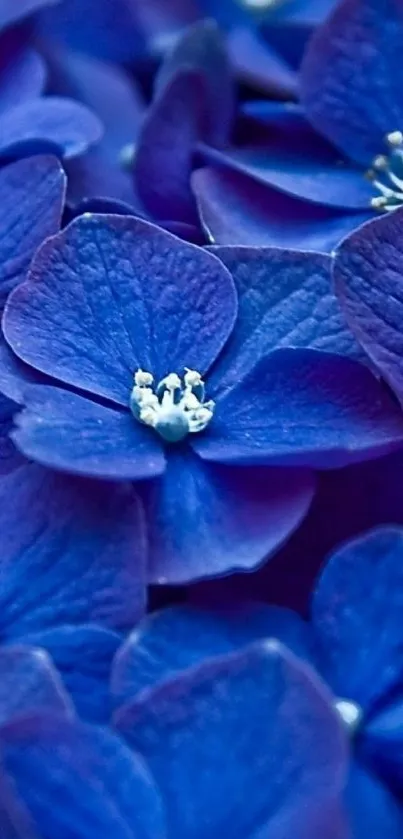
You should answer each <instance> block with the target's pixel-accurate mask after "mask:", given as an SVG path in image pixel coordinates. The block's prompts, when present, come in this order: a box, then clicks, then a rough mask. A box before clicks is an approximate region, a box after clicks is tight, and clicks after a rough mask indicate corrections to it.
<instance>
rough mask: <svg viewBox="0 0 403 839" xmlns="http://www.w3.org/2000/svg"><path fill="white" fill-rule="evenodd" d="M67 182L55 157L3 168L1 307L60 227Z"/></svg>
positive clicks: (0, 191)
mask: <svg viewBox="0 0 403 839" xmlns="http://www.w3.org/2000/svg"><path fill="white" fill-rule="evenodd" d="M65 183H66V178H65V174H64V172H63V169H62V167H61V165H60V163H59V161H58V160H57V159H56V158H53V157H41V156H37V157H31V158H27V159H26V160H20V161H18V162H17V163H13V164H11V165H10V166H6V168H5V169H2V170H1V171H0V194H1V202H0V308H3V306H4V303H5V301H6V298H7V295H8V294H9V292H10V291H11V290H12V289H13V288H14V287H15V286H16V285H18V284H19V283H20V282H22V280H24V279H25V276H26V273H27V271H28V267H29V264H30V262H31V259H32V257H33V256H34V253H35V251H36V250H37V249H38V247H39V246H40V245H41V244H42V242H43V241H44V240H45V239H46V238H47V237H48V236H51V235H52V234H53V233H56V232H57V231H58V230H59V228H60V222H61V216H62V210H63V202H64V193H65Z"/></svg>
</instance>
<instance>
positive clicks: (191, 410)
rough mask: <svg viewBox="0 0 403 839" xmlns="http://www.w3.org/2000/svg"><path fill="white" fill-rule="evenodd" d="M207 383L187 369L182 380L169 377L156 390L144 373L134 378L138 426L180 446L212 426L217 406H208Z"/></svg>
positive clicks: (133, 403)
mask: <svg viewBox="0 0 403 839" xmlns="http://www.w3.org/2000/svg"><path fill="white" fill-rule="evenodd" d="M204 397H205V388H204V382H203V379H202V377H201V375H200V373H199V372H198V371H197V370H189V369H188V368H185V374H184V376H183V379H181V378H180V377H179V376H178V375H177V374H176V373H169V375H168V376H165V378H164V379H161V381H160V382H158V384H157V385H156V386H154V377H153V376H152V374H151V373H148V372H146V371H144V370H140V369H139V370H137V371H136V373H135V374H134V386H133V390H132V392H131V396H130V407H131V410H132V413H133V415H134V416H135V417H136V419H138V420H139V422H142V423H144V425H148V426H149V427H150V428H153V429H154V430H155V431H156V432H157V433H158V434H159V435H160V437H162V438H163V439H164V440H166V441H167V442H169V443H177V442H179V441H180V440H183V439H184V438H185V437H187V435H188V434H196V433H198V432H199V431H204V429H205V428H206V427H207V425H208V424H209V422H210V420H211V419H212V417H213V414H214V407H215V404H214V402H213V401H212V400H211V399H210V400H209V401H207V402H205V399H204Z"/></svg>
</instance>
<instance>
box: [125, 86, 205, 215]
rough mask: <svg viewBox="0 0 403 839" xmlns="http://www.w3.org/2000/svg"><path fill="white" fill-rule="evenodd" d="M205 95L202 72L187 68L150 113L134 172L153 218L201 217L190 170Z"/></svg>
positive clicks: (197, 138)
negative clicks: (193, 192)
mask: <svg viewBox="0 0 403 839" xmlns="http://www.w3.org/2000/svg"><path fill="white" fill-rule="evenodd" d="M204 99H205V94H204V89H203V85H202V81H201V79H200V76H199V75H198V74H197V73H196V72H194V71H184V70H182V71H180V73H178V74H177V75H176V76H174V77H173V78H172V79H170V81H169V83H167V85H166V86H165V87H164V89H163V91H162V93H161V94H160V96H159V97H158V98H157V99H156V100H155V101H154V102H153V103H152V104H151V105H150V108H149V110H148V112H147V114H146V116H145V119H144V122H143V125H142V129H141V131H140V136H139V142H138V145H137V148H136V155H135V160H134V177H135V184H136V187H137V191H138V194H139V196H140V198H141V200H142V202H143V204H144V207H145V209H146V210H147V212H148V213H150V214H151V215H152V216H153V217H154V218H173V219H175V220H176V221H184V222H187V223H190V224H195V223H197V211H196V206H195V201H194V197H193V194H192V190H191V186H190V176H191V171H192V161H193V154H194V151H195V147H196V144H197V142H198V140H199V139H200V136H201V124H202V120H203V112H204V108H205V101H204Z"/></svg>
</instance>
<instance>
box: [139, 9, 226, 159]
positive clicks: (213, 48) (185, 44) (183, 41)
mask: <svg viewBox="0 0 403 839" xmlns="http://www.w3.org/2000/svg"><path fill="white" fill-rule="evenodd" d="M183 69H186V70H191V71H193V72H195V73H197V74H198V76H199V78H200V81H201V84H202V88H203V92H204V99H205V108H206V112H205V113H204V115H203V137H204V139H205V141H206V142H208V143H211V144H212V145H213V146H215V145H217V146H221V145H225V144H226V142H227V141H228V136H229V133H230V130H231V124H232V119H233V115H234V110H235V101H234V84H233V79H232V73H231V67H230V64H229V60H228V56H227V54H226V50H225V46H224V42H223V39H222V36H221V34H220V30H219V29H218V26H217V24H216V23H215V22H214V21H213V20H202V21H199V22H197V23H195V24H194V25H193V26H190V27H189V28H188V29H187V30H185V32H184V34H183V36H182V37H181V38H180V39H179V40H178V42H177V43H176V45H175V46H174V48H173V50H172V52H171V53H170V55H168V57H167V59H166V60H165V62H163V63H162V65H161V68H160V70H159V72H158V74H157V78H156V90H155V93H156V96H157V98H158V97H159V96H161V94H162V92H163V91H164V89H165V88H166V86H167V85H168V84H169V83H170V82H171V81H172V80H173V79H174V78H175V77H177V75H178V72H180V71H181V70H183ZM200 127H201V126H200Z"/></svg>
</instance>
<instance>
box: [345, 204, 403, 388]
mask: <svg viewBox="0 0 403 839" xmlns="http://www.w3.org/2000/svg"><path fill="white" fill-rule="evenodd" d="M402 235H403V210H396V211H395V212H393V213H390V214H387V215H386V214H385V215H384V216H382V217H380V218H379V219H376V220H375V221H373V222H371V223H369V224H366V225H364V227H362V228H361V229H360V230H357V231H356V232H355V233H352V234H351V236H349V237H348V238H347V239H346V240H345V241H344V242H343V243H342V245H341V246H340V248H339V249H338V251H337V255H336V260H335V266H334V277H335V288H336V294H337V295H338V298H339V301H340V304H341V307H342V310H343V313H344V315H345V317H346V320H347V322H348V324H349V326H350V328H351V330H352V331H353V333H354V335H355V336H356V338H357V339H358V341H359V342H360V344H362V346H363V347H364V349H365V351H366V352H367V353H368V355H369V357H370V358H371V359H372V361H373V362H374V363H375V365H376V366H377V367H378V369H379V370H380V372H381V374H382V376H383V377H384V378H385V379H386V381H388V382H389V384H390V386H391V387H392V388H393V389H394V390H395V391H396V393H397V395H398V396H399V397H400V398H403V374H402V358H403V241H402Z"/></svg>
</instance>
